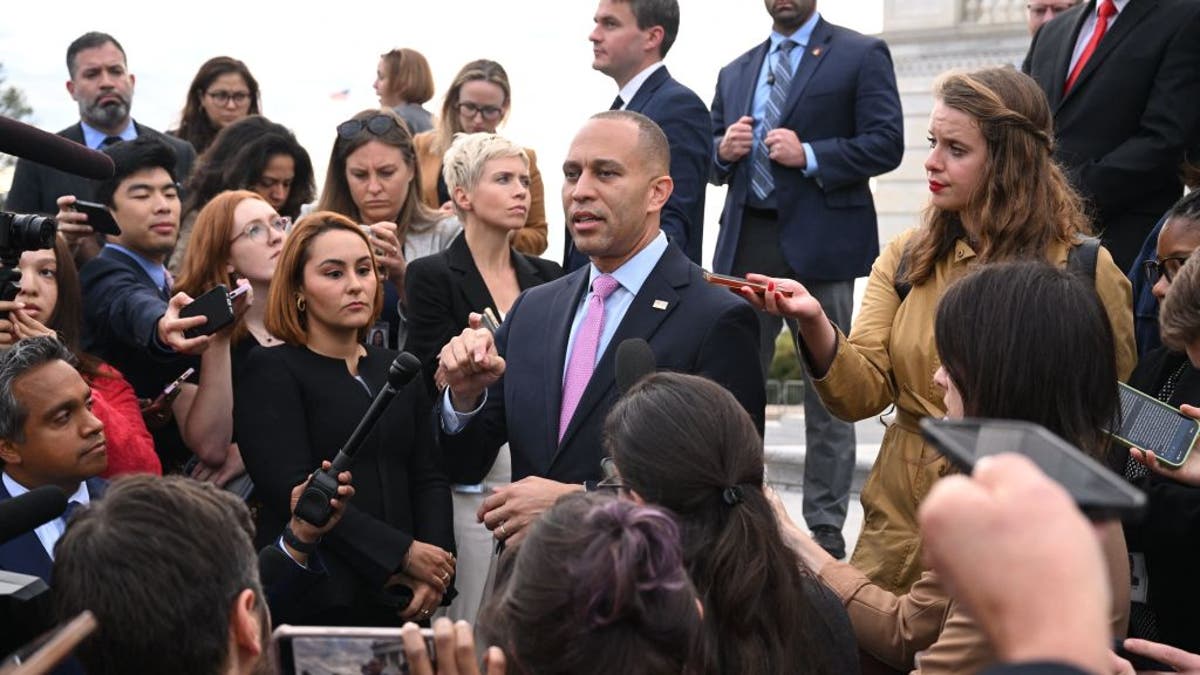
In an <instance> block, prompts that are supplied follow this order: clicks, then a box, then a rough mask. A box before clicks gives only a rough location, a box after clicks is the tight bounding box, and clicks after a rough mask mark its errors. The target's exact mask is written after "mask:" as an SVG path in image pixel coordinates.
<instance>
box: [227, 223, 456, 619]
mask: <svg viewBox="0 0 1200 675" xmlns="http://www.w3.org/2000/svg"><path fill="white" fill-rule="evenodd" d="M373 244H374V242H373V241H370V240H369V239H368V237H367V235H366V234H364V233H363V231H362V230H361V229H360V228H359V226H358V224H357V223H355V222H354V221H352V220H350V219H348V218H346V217H345V216H341V215H338V214H336V213H331V212H328V211H318V212H316V213H312V214H309V215H308V216H305V217H304V218H302V219H301V220H300V222H299V223H297V224H296V226H295V228H293V230H292V231H291V233H290V234H289V235H288V238H287V241H286V243H285V244H284V246H283V252H282V254H281V255H280V256H279V265H278V268H277V271H276V274H275V277H274V279H272V281H271V291H270V297H269V299H268V301H267V316H266V326H267V330H269V331H270V332H271V334H273V335H276V336H278V337H279V338H280V339H281V340H283V342H284V343H285V344H283V345H281V346H278V347H274V348H271V349H264V348H259V349H255V350H254V351H252V352H251V353H250V356H249V358H248V359H247V360H246V366H245V369H244V370H243V373H242V377H240V378H239V380H238V386H237V396H236V398H235V401H236V405H235V409H234V419H235V422H236V424H237V431H238V442H239V444H240V445H241V448H242V454H243V456H244V457H245V460H246V469H247V470H248V471H249V472H250V476H251V477H252V478H253V479H254V484H255V486H256V489H257V491H258V494H259V496H260V497H261V499H262V508H261V509H260V511H259V515H258V531H259V532H261V533H272V532H280V531H282V530H283V528H284V526H285V525H286V524H287V523H288V521H289V520H290V518H291V510H292V509H291V492H292V486H293V485H295V484H297V483H299V482H303V481H304V479H305V477H306V476H307V475H308V474H310V473H311V472H312V471H313V470H314V469H316V468H317V467H319V466H321V462H322V461H323V460H332V459H333V456H334V454H335V453H336V452H338V448H340V447H341V446H342V444H343V443H345V441H346V439H347V438H349V437H350V434H351V432H352V431H353V430H354V428H355V426H356V425H357V424H358V422H359V421H360V420H361V419H362V418H363V415H364V414H365V413H366V411H367V409H368V408H369V407H370V406H371V402H372V401H373V400H374V398H375V397H376V395H377V394H378V393H379V391H380V390H381V389H382V388H383V386H384V385H385V384H386V383H387V380H388V369H389V367H390V366H391V364H392V361H393V360H394V359H395V357H396V352H394V351H391V350H388V349H382V348H379V347H375V346H372V345H364V344H362V340H363V338H364V337H365V336H366V333H367V331H368V330H369V329H370V328H371V326H372V325H373V323H374V322H375V319H376V318H377V317H378V316H379V306H380V304H381V303H382V302H383V289H382V283H381V281H380V278H379V274H378V272H377V268H376V263H375V255H374V253H373V252H372V248H373V246H372V245H373ZM431 406H432V403H431V401H430V399H429V396H428V394H427V393H426V390H425V387H424V386H423V385H422V384H421V383H420V382H419V381H413V382H410V383H409V384H408V385H407V386H404V387H403V388H402V389H401V390H400V391H399V392H398V393H397V394H396V398H395V399H394V400H393V401H392V402H391V404H390V405H389V406H388V407H387V410H385V411H384V413H383V416H382V417H381V418H380V419H379V422H378V424H377V425H376V427H375V428H374V430H373V431H371V432H370V433H369V434H368V435H367V437H366V439H365V440H364V442H363V445H362V446H360V448H359V450H358V453H357V455H356V460H355V463H354V487H355V500H354V505H353V506H350V507H347V509H346V512H345V514H344V515H343V517H342V520H341V521H340V522H339V523H338V525H337V527H335V528H334V529H333V530H332V531H331V532H330V533H329V534H328V535H327V536H326V537H325V541H324V543H322V545H321V556H322V558H323V560H324V562H325V566H326V567H327V568H328V570H329V575H330V577H331V579H335V580H338V581H337V583H331V584H323V585H321V588H320V589H317V590H316V591H314V592H313V594H312V597H311V598H308V599H307V600H306V605H307V606H308V607H309V608H310V611H311V613H310V615H309V616H306V617H303V622H304V623H318V624H336V625H350V626H354V625H362V626H389V625H390V626H394V625H396V623H397V621H403V620H409V619H411V620H414V621H422V620H427V619H428V618H429V617H430V616H431V615H432V614H433V611H434V610H435V609H436V608H437V607H438V606H439V605H440V604H443V602H446V603H448V602H449V599H450V598H452V597H453V595H454V594H453V586H452V579H453V577H454V555H453V551H454V530H453V527H452V525H451V512H450V490H449V487H448V486H447V483H446V479H445V477H444V475H443V474H442V472H441V471H440V470H439V469H438V467H437V464H436V462H435V459H434V439H433V426H432V425H431V424H429V423H428V421H429V411H430V408H431ZM289 482H290V484H289ZM268 536H270V535H268ZM285 536H286V535H285ZM261 543H263V544H265V543H269V542H261Z"/></svg>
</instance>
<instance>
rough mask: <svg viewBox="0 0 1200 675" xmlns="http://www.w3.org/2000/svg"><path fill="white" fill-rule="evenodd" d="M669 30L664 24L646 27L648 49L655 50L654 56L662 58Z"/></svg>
mask: <svg viewBox="0 0 1200 675" xmlns="http://www.w3.org/2000/svg"><path fill="white" fill-rule="evenodd" d="M666 34H667V32H666V31H665V30H663V27H662V26H651V27H650V28H647V29H646V50H647V51H652V52H654V56H656V57H659V58H661V56H660V55H661V54H662V42H663V38H664V37H666Z"/></svg>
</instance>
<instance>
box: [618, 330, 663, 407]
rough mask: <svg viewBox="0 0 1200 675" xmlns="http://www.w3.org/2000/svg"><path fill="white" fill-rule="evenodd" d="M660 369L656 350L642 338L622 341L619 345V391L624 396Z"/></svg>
mask: <svg viewBox="0 0 1200 675" xmlns="http://www.w3.org/2000/svg"><path fill="white" fill-rule="evenodd" d="M657 369H658V362H657V361H656V360H655V358H654V350H652V349H650V344H649V343H648V342H646V341H645V340H643V339H641V338H629V339H628V340H622V341H621V344H619V345H617V364H616V371H617V375H616V381H617V391H619V392H621V394H622V395H623V394H624V393H625V392H627V391H629V388H630V387H632V386H633V385H635V384H637V381H638V380H640V379H642V378H643V377H645V376H647V375H649V374H651V373H653V372H654V371H655V370H657Z"/></svg>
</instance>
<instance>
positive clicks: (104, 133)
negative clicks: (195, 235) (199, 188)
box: [5, 31, 196, 265]
mask: <svg viewBox="0 0 1200 675" xmlns="http://www.w3.org/2000/svg"><path fill="white" fill-rule="evenodd" d="M67 72H68V73H69V74H70V76H71V79H70V80H67V93H69V94H70V95H71V98H73V99H75V101H76V102H77V103H78V104H79V123H78V124H73V125H71V126H69V127H67V128H66V129H63V130H62V131H60V132H58V135H59V136H63V137H64V138H68V139H70V140H72V141H75V142H76V143H82V144H83V145H86V146H87V147H89V148H92V149H93V150H100V149H103V148H105V147H108V146H109V145H112V144H114V143H119V142H121V141H129V140H133V139H134V138H137V137H138V136H151V137H154V138H158V139H160V140H162V141H163V142H165V143H167V144H169V145H170V146H171V147H172V148H173V149H174V150H175V156H176V163H175V175H176V176H177V177H178V178H179V181H180V182H181V183H182V182H184V181H185V180H186V179H187V177H188V175H190V173H191V170H192V163H193V162H194V161H195V159H196V151H195V150H194V149H193V148H192V146H191V144H190V143H188V142H187V141H182V140H179V139H177V138H173V137H171V136H167V135H165V134H162V133H160V132H158V131H155V130H154V129H151V128H150V127H147V126H146V125H144V124H139V123H137V122H136V121H134V120H133V118H132V117H130V115H129V110H130V108H131V107H132V106H133V85H134V77H133V74H132V73H130V72H129V69H128V67H127V66H126V63H125V49H124V48H123V47H121V43H119V42H117V40H116V38H114V37H113V36H111V35H109V34H107V33H98V32H94V31H93V32H90V33H85V34H84V35H82V36H80V37H79V38H77V39H76V40H75V41H74V42H72V43H71V45H70V46H69V47H68V48H67ZM94 190H95V182H94V181H90V180H88V179H86V178H83V177H81V176H75V175H72V174H69V173H66V172H63V171H59V170H57V169H52V168H50V167H48V166H44V165H41V164H37V163H36V162H31V161H28V160H25V159H21V160H18V161H17V168H16V173H15V174H14V175H13V182H12V189H11V190H9V193H8V200H7V202H6V203H5V208H6V209H8V210H9V211H17V212H21V213H43V214H55V213H57V215H58V220H59V231H60V232H62V234H63V236H64V237H65V238H66V240H67V243H68V244H70V245H71V250H72V253H74V254H75V258H76V263H78V264H80V265H82V263H83V262H85V261H86V260H89V259H91V258H92V257H93V256H94V255H95V254H96V252H97V251H99V242H97V241H96V239H95V237H94V236H93V233H92V228H91V227H90V226H89V225H88V224H87V215H85V214H83V213H79V212H76V211H74V210H73V209H72V208H71V205H72V204H74V203H75V199H76V198H77V197H78V198H79V199H84V200H92V199H93V194H92V193H93V191H94Z"/></svg>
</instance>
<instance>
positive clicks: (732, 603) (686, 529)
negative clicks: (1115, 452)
mask: <svg viewBox="0 0 1200 675" xmlns="http://www.w3.org/2000/svg"><path fill="white" fill-rule="evenodd" d="M604 444H605V447H606V449H607V450H608V452H609V454H610V455H611V456H612V458H613V461H614V462H615V464H616V467H617V472H618V473H619V474H620V476H621V481H622V482H623V483H624V484H625V486H626V487H627V488H629V489H630V490H633V491H634V492H636V493H637V494H638V495H640V496H641V497H642V498H643V499H645V500H646V501H647V502H648V503H651V504H656V505H659V506H662V507H664V508H667V509H670V511H671V512H672V513H674V514H676V516H677V517H678V519H679V524H680V529H681V530H682V532H683V553H684V560H685V562H686V564H687V568H688V575H689V576H690V577H691V579H692V583H693V584H695V585H696V591H697V592H698V593H699V594H700V598H701V599H702V600H703V601H704V626H705V633H706V635H707V637H708V639H707V640H706V644H707V647H708V650H709V661H710V662H711V663H713V664H715V665H716V666H717V668H716V670H717V671H718V672H723V673H770V672H780V671H782V670H787V669H789V668H790V669H793V670H795V671H798V672H814V673H821V672H832V671H834V670H837V668H836V664H837V663H838V660H837V659H836V658H835V656H834V655H832V654H830V653H829V651H830V648H829V645H826V644H822V643H820V640H821V635H822V632H821V627H822V624H823V619H822V617H821V615H820V612H819V608H818V607H816V606H814V605H813V603H812V602H811V600H810V598H812V597H814V595H815V594H816V593H814V591H819V585H820V583H821V582H819V581H818V580H817V579H816V578H815V577H814V576H813V574H812V573H811V572H810V571H809V570H807V569H806V568H805V567H804V566H803V564H802V563H801V562H800V559H799V558H798V557H797V556H796V554H795V552H793V551H792V550H791V549H789V548H788V547H787V546H786V545H785V544H784V542H783V538H782V534H781V533H780V530H779V523H778V521H777V520H776V518H775V514H774V511H773V510H772V508H771V504H770V502H769V501H768V499H767V497H766V495H765V494H764V492H763V479H764V463H763V441H762V438H761V437H760V436H759V435H758V428H757V427H755V425H754V421H753V420H752V419H751V418H750V415H749V414H748V413H747V412H746V410H745V409H744V408H743V407H742V405H741V404H740V403H738V400H737V399H736V398H735V397H734V396H733V394H731V393H729V391H728V390H727V389H725V388H724V387H722V386H721V385H719V384H717V383H715V382H713V381H712V380H708V379H705V378H703V377H698V376H696V375H685V374H681V373H654V374H652V375H649V376H647V377H645V378H643V379H642V380H641V381H639V382H638V383H637V384H635V385H633V386H632V387H631V388H630V389H629V391H628V392H627V393H626V394H625V395H624V396H623V397H621V399H620V400H619V401H617V404H616V405H615V406H613V408H612V410H611V411H610V412H609V414H608V417H607V418H606V420H605V424H604ZM748 607H753V608H754V610H753V611H748V610H747V608H748Z"/></svg>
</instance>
